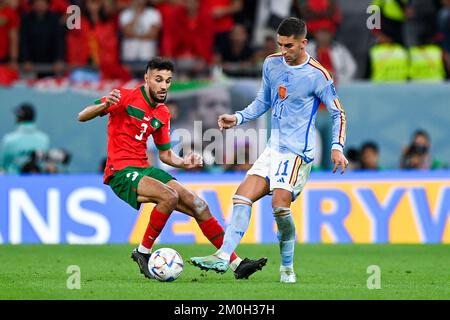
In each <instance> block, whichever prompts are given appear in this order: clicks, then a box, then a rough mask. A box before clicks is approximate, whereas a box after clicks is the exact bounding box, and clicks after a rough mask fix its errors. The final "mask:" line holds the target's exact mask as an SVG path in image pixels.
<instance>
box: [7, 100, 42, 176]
mask: <svg viewBox="0 0 450 320" xmlns="http://www.w3.org/2000/svg"><path fill="white" fill-rule="evenodd" d="M14 113H15V115H16V123H17V127H16V129H15V130H14V131H13V132H11V133H8V134H6V135H5V136H4V137H3V139H2V141H1V144H0V168H2V169H3V170H4V171H5V172H6V173H10V174H18V173H21V172H22V171H23V169H24V168H23V167H24V165H25V164H27V163H28V162H29V160H30V157H31V156H32V155H33V154H34V152H36V151H47V150H48V148H49V141H50V139H49V137H48V135H47V134H46V133H44V132H42V131H40V130H39V129H37V127H36V124H35V116H36V114H35V110H34V107H33V106H32V105H30V104H27V103H24V104H22V105H20V106H18V107H17V108H16V109H15V110H14ZM27 170H28V172H39V171H40V169H39V167H37V166H36V167H34V168H31V167H30V168H27Z"/></svg>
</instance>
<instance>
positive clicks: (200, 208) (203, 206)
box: [192, 196, 211, 218]
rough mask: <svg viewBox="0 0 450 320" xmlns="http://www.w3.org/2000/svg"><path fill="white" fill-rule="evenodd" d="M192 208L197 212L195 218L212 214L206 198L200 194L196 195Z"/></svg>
mask: <svg viewBox="0 0 450 320" xmlns="http://www.w3.org/2000/svg"><path fill="white" fill-rule="evenodd" d="M192 209H193V211H194V214H195V218H205V217H206V216H210V215H211V214H210V213H209V208H208V204H207V203H206V201H205V200H203V199H201V198H200V197H198V196H194V200H193V201H192Z"/></svg>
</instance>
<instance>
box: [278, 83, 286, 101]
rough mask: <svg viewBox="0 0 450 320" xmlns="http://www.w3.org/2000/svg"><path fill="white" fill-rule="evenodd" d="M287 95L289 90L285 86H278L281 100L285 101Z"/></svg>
mask: <svg viewBox="0 0 450 320" xmlns="http://www.w3.org/2000/svg"><path fill="white" fill-rule="evenodd" d="M286 94H287V88H286V87H285V86H283V85H279V86H278V96H279V97H280V99H281V100H284V99H285V98H286Z"/></svg>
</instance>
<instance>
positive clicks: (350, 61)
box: [306, 26, 356, 83]
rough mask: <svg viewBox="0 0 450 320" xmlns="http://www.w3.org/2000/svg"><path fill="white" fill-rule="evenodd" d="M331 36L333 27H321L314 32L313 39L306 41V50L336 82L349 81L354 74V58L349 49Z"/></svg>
mask: <svg viewBox="0 0 450 320" xmlns="http://www.w3.org/2000/svg"><path fill="white" fill-rule="evenodd" d="M333 37H334V28H333V27H331V26H324V27H321V28H319V29H317V31H315V32H314V40H312V41H310V42H309V43H308V46H307V47H306V50H307V51H308V53H309V54H310V55H311V56H312V57H313V58H315V59H317V60H318V61H319V62H320V63H321V64H322V65H323V66H324V67H325V68H326V69H327V70H328V72H330V73H331V74H332V75H333V78H334V81H335V82H336V83H345V82H349V81H351V80H352V79H353V78H354V77H355V74H356V62H355V59H354V58H353V56H352V54H351V53H350V51H349V50H348V49H347V48H346V47H345V46H344V45H343V44H341V43H340V42H338V41H335V40H334V39H333Z"/></svg>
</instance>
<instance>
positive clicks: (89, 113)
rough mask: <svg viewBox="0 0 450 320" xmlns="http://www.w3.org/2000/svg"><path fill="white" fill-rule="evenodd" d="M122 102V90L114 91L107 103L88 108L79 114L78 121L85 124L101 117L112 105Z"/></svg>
mask: <svg viewBox="0 0 450 320" xmlns="http://www.w3.org/2000/svg"><path fill="white" fill-rule="evenodd" d="M119 101H120V90H117V89H114V90H113V91H111V92H110V93H109V95H108V96H107V97H106V99H105V102H102V103H100V104H94V105H90V106H87V107H86V108H84V109H83V110H82V111H81V112H80V113H79V114H78V121H81V122H85V121H89V120H91V119H94V118H96V117H98V116H99V115H101V114H102V113H103V112H104V111H105V110H106V109H108V108H109V107H110V106H111V105H113V104H117V103H119Z"/></svg>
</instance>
